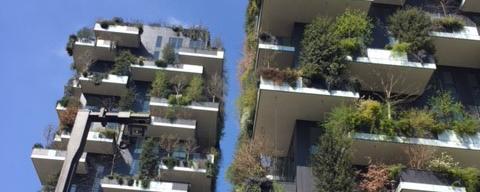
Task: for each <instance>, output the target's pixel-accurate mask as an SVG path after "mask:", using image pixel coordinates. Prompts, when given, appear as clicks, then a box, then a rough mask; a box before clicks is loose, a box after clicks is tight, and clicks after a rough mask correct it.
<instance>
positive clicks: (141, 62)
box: [138, 56, 156, 66]
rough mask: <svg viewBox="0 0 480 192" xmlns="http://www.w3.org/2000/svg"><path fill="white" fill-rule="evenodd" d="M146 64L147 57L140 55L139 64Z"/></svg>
mask: <svg viewBox="0 0 480 192" xmlns="http://www.w3.org/2000/svg"><path fill="white" fill-rule="evenodd" d="M144 64H145V58H144V57H142V56H140V57H138V65H140V66H143V65H144ZM155 64H156V63H155Z"/></svg>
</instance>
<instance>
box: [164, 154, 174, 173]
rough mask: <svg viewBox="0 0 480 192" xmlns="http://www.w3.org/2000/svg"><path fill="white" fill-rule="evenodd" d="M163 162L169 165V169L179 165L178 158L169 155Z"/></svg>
mask: <svg viewBox="0 0 480 192" xmlns="http://www.w3.org/2000/svg"><path fill="white" fill-rule="evenodd" d="M163 164H165V166H167V168H168V169H170V170H171V169H173V168H174V167H175V165H177V160H176V159H175V158H173V157H167V158H165V159H164V160H163Z"/></svg>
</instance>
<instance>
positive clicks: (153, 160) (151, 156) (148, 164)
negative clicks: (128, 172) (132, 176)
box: [139, 138, 158, 180]
mask: <svg viewBox="0 0 480 192" xmlns="http://www.w3.org/2000/svg"><path fill="white" fill-rule="evenodd" d="M157 142H158V141H157V140H155V139H153V138H147V139H146V140H145V141H144V142H143V145H142V153H141V154H140V175H139V178H140V179H142V180H150V179H153V178H155V177H156V176H157V167H158V156H157V152H156V150H155V149H156V147H157Z"/></svg>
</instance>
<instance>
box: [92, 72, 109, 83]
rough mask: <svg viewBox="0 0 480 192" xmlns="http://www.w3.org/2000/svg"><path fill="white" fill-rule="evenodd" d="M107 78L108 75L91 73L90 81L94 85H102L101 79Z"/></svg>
mask: <svg viewBox="0 0 480 192" xmlns="http://www.w3.org/2000/svg"><path fill="white" fill-rule="evenodd" d="M106 78H108V74H106V73H93V74H92V81H93V84H94V85H100V84H102V81H103V79H106Z"/></svg>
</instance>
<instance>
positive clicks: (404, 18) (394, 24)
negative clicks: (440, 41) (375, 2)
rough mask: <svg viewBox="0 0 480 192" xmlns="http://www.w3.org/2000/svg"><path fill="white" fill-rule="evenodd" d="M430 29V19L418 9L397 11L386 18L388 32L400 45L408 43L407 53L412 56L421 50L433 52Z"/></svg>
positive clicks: (431, 25)
mask: <svg viewBox="0 0 480 192" xmlns="http://www.w3.org/2000/svg"><path fill="white" fill-rule="evenodd" d="M432 29H433V24H432V21H431V19H430V17H429V16H428V15H427V14H426V13H425V12H423V11H422V10H420V9H418V8H407V9H402V10H398V11H397V12H395V13H394V14H393V15H392V16H390V17H389V18H388V30H389V31H390V33H391V34H392V35H393V36H394V37H395V39H397V40H398V41H399V42H400V43H408V44H409V45H410V46H409V49H408V50H409V53H412V54H417V53H418V52H419V51H421V50H426V51H428V52H433V48H432V43H431V38H430V32H431V31H432Z"/></svg>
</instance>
